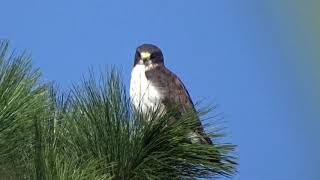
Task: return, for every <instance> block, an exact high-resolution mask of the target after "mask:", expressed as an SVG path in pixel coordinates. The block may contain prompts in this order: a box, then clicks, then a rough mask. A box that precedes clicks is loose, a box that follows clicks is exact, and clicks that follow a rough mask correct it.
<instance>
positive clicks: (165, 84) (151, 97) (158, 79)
mask: <svg viewBox="0 0 320 180" xmlns="http://www.w3.org/2000/svg"><path fill="white" fill-rule="evenodd" d="M130 98H131V101H132V103H133V105H134V107H135V108H136V109H139V110H141V112H142V113H146V112H147V111H149V110H150V109H153V108H157V107H159V106H160V107H164V108H169V107H173V106H176V105H178V106H179V108H178V110H179V112H180V113H181V114H182V113H186V112H188V111H194V112H195V111H196V110H195V107H194V104H193V102H192V100H191V98H190V95H189V93H188V91H187V89H186V87H185V86H184V84H183V83H182V81H181V80H180V79H179V78H178V77H177V76H176V75H175V74H174V73H172V72H171V71H170V70H169V69H167V68H166V66H165V65H164V58H163V54H162V52H161V50H160V49H159V48H158V47H157V46H155V45H152V44H143V45H141V46H139V47H138V48H137V49H136V54H135V58H134V65H133V69H132V72H131V81H130ZM190 139H191V142H192V143H201V144H212V141H211V140H210V138H209V137H208V136H207V135H206V134H205V132H204V129H203V127H202V125H201V122H200V120H199V119H197V127H196V128H195V129H193V131H192V134H191V135H190Z"/></svg>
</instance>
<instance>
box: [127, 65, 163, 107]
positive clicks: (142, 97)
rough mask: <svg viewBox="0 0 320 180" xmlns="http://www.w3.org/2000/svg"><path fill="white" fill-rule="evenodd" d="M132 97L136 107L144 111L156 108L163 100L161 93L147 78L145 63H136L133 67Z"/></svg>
mask: <svg viewBox="0 0 320 180" xmlns="http://www.w3.org/2000/svg"><path fill="white" fill-rule="evenodd" d="M130 98H131V101H132V103H133V105H134V106H135V108H137V109H139V110H141V111H142V112H147V111H148V109H153V108H156V107H157V106H158V105H159V104H158V103H160V102H161V94H160V93H159V91H158V90H157V88H156V87H155V86H153V85H152V83H151V82H150V81H148V80H147V78H146V75H145V66H144V65H136V66H135V67H134V68H133V69H132V72H131V81H130Z"/></svg>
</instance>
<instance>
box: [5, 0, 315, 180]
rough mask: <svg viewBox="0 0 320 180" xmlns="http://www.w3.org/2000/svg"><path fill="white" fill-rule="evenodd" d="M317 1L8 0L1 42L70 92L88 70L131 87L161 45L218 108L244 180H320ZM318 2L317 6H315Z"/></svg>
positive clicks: (170, 62)
mask: <svg viewBox="0 0 320 180" xmlns="http://www.w3.org/2000/svg"><path fill="white" fill-rule="evenodd" d="M318 5H319V3H318V4H317V2H315V1H309V0H307V1H304V3H301V2H300V3H299V2H298V1H296V0H292V1H285V0H270V1H256V0H251V1H250V0H243V1H239V0H199V1H191V0H190V1H187V0H158V1H150V0H135V1H130V0H127V1H122V0H110V1H106V0H54V1H49V0H28V1H18V0H1V3H0V17H1V21H0V22H1V23H0V38H2V39H8V40H10V41H11V45H12V47H15V48H17V49H18V50H24V49H27V51H28V52H30V53H31V54H32V57H33V60H34V64H35V65H36V66H37V67H40V68H41V70H42V72H43V76H44V79H45V80H54V81H55V82H57V83H58V84H60V86H61V87H63V88H65V89H67V88H69V87H71V85H72V83H75V82H78V81H79V79H80V78H81V77H82V75H83V74H85V73H87V72H88V68H89V67H90V66H93V67H101V66H105V65H116V66H117V67H119V68H121V69H122V71H123V74H124V78H125V83H126V84H128V82H129V78H130V71H131V68H132V64H133V56H134V53H135V48H136V47H137V46H138V45H140V44H141V43H154V44H156V45H158V46H159V47H160V48H161V49H162V50H163V53H164V56H165V61H166V65H167V67H168V68H170V69H171V70H173V71H174V72H175V73H176V74H178V75H179V76H180V77H181V78H182V79H183V81H184V82H185V85H186V86H187V88H188V89H189V92H190V94H191V96H192V98H193V100H194V101H200V100H203V99H205V102H206V103H210V102H214V103H217V104H219V109H218V110H217V112H221V113H224V114H225V117H226V118H225V121H226V122H225V123H224V124H223V126H225V127H227V129H226V131H227V132H228V133H229V136H228V138H227V139H226V140H227V141H230V142H232V143H235V144H237V145H238V148H237V154H238V155H239V157H240V161H239V163H240V165H239V168H238V171H239V173H238V175H236V176H235V177H234V179H237V180H317V179H319V178H320V171H319V166H320V155H319V154H318V153H319V152H320V140H319V138H318V137H319V130H320V122H319V121H320V108H319V107H320V73H319V71H320V60H319V59H320V58H319V57H320V55H319V52H318V48H319V42H320V41H318V40H319V37H320V36H319V32H320V31H318V30H320V28H319V27H320V26H319V24H317V23H318V20H316V19H318V18H316V17H320V16H319V15H320V13H317V12H319V9H318V8H319V7H320V6H318ZM316 7H318V8H316Z"/></svg>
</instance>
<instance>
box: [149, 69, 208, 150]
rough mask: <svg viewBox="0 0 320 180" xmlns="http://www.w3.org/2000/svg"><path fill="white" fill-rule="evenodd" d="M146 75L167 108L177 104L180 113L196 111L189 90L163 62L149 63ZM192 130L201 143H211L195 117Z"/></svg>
mask: <svg viewBox="0 0 320 180" xmlns="http://www.w3.org/2000/svg"><path fill="white" fill-rule="evenodd" d="M146 77H147V79H148V80H150V81H151V83H152V84H153V85H154V86H155V87H157V88H158V90H159V91H160V92H161V94H162V95H163V97H164V99H163V103H164V104H165V106H166V107H167V108H172V106H177V105H178V107H179V112H180V113H181V114H183V113H186V112H190V111H193V112H196V109H195V107H194V104H193V102H192V100H191V97H190V95H189V92H188V91H187V89H186V88H185V86H184V84H183V83H182V81H181V80H180V79H179V78H178V77H177V76H176V75H175V74H174V73H173V72H171V71H170V70H169V69H167V68H166V67H165V66H164V65H163V64H160V65H159V64H158V65H156V66H152V65H151V66H150V67H149V68H147V71H146ZM194 132H195V133H197V134H199V135H200V138H201V143H204V144H212V141H211V140H210V138H209V137H208V135H207V134H206V133H205V132H204V129H203V127H202V124H201V121H200V120H199V119H197V127H196V128H194Z"/></svg>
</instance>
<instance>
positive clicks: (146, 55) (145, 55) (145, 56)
mask: <svg viewBox="0 0 320 180" xmlns="http://www.w3.org/2000/svg"><path fill="white" fill-rule="evenodd" d="M150 56H151V54H150V53H149V52H141V59H142V60H149V59H150Z"/></svg>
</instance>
